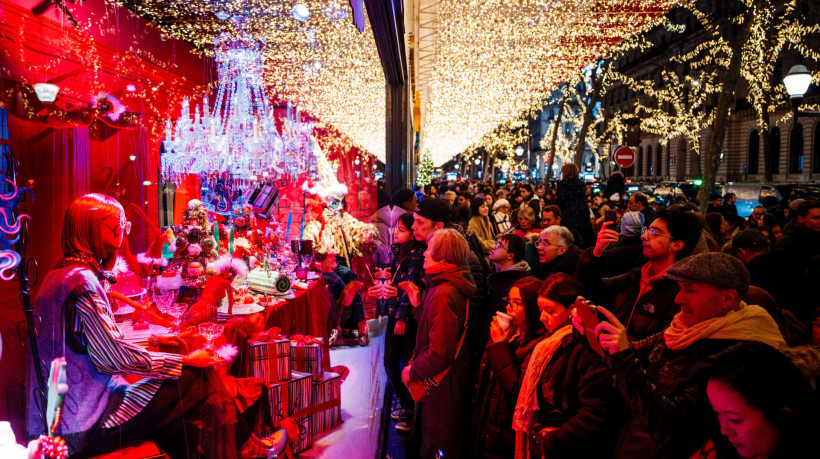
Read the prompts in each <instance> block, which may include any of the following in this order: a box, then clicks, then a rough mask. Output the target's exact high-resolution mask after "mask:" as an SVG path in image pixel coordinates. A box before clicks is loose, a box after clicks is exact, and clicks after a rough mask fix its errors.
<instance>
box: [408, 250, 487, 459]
mask: <svg viewBox="0 0 820 459" xmlns="http://www.w3.org/2000/svg"><path fill="white" fill-rule="evenodd" d="M444 268H445V270H444V271H439V270H436V271H435V272H434V273H429V272H428V273H427V275H425V277H424V283H425V285H426V286H427V293H426V295H425V297H424V305H423V306H422V313H421V320H420V321H419V328H418V331H417V333H416V348H415V351H414V354H415V359H414V360H413V364H412V365H411V367H410V371H409V373H410V374H409V377H410V381H423V380H432V379H433V378H434V377H435V376H436V375H438V374H439V373H441V372H443V371H444V370H446V369H448V368H449V369H450V371H449V372H448V373H447V375H445V376H444V378H443V379H442V380H441V382H440V383H439V385H438V386H434V387H431V388H430V391H429V395H428V400H427V402H426V403H422V404H421V405H422V406H421V430H422V431H421V457H423V458H425V459H426V458H432V457H434V456H435V452H436V451H438V450H443V451H444V452H445V457H448V458H458V457H460V456H459V452H460V448H459V445H460V443H461V442H462V438H463V437H461V434H462V433H463V432H461V427H462V417H461V415H462V410H463V409H466V407H467V403H469V400H467V391H465V385H466V383H467V376H468V372H469V357H468V355H467V353H468V351H469V343H468V340H466V339H465V340H464V343H463V344H462V348H461V349H460V352H458V354H456V348H457V347H458V341H459V339H460V337H461V333H462V331H463V330H464V324H465V321H466V319H467V298H469V297H470V296H472V295H473V294H474V293H475V290H476V288H475V284H474V283H473V281H472V279H470V277H471V276H470V275H469V273H468V272H467V271H465V270H464V269H462V268H461V267H458V266H454V265H447V266H444Z"/></svg>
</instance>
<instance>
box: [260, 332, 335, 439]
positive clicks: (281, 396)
mask: <svg viewBox="0 0 820 459" xmlns="http://www.w3.org/2000/svg"><path fill="white" fill-rule="evenodd" d="M322 340H323V338H316V337H313V336H303V335H292V336H290V337H287V336H282V335H280V334H279V330H278V329H276V328H272V329H271V330H268V331H267V332H262V333H260V334H257V335H256V337H255V338H254V339H253V340H251V341H249V342H248V347H249V349H248V353H247V355H248V359H249V361H248V364H249V368H250V375H251V376H253V377H255V378H261V379H264V380H266V381H267V388H268V398H269V400H270V411H269V412H268V410H264V409H263V410H261V411H262V413H263V414H262V415H261V419H260V420H259V423H258V428H259V430H260V431H262V430H265V432H262V433H261V434H260V436H263V437H264V436H266V435H269V434H271V433H273V430H270V429H271V428H273V429H277V428H279V426H280V425H281V423H282V421H283V420H284V419H286V418H292V419H293V420H294V421H295V422H296V424H297V425H298V426H299V433H300V438H299V440H298V441H296V442H293V443H292V446H293V452H294V453H299V452H302V451H305V450H307V449H309V448H310V447H311V446H313V438H314V436H316V435H318V434H320V433H322V432H326V431H328V430H332V429H334V428H335V427H336V426H338V425H339V424H340V423H341V422H342V418H341V412H342V409H341V397H342V394H341V384H342V381H341V377H340V376H339V375H338V374H337V373H331V372H328V371H323V370H322V352H323V342H322Z"/></svg>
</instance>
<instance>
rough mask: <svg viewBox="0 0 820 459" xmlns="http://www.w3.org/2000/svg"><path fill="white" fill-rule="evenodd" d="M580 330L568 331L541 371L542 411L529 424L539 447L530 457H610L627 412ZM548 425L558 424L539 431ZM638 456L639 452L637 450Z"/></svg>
mask: <svg viewBox="0 0 820 459" xmlns="http://www.w3.org/2000/svg"><path fill="white" fill-rule="evenodd" d="M583 339H585V338H584V337H583V336H581V335H578V334H575V333H573V334H570V335H567V336H566V337H564V339H563V342H562V343H561V346H560V347H559V348H558V349H557V350H556V352H555V354H554V355H553V356H552V359H551V360H550V362H549V364H548V365H547V367H546V368H545V369H544V373H543V374H542V376H541V382H540V386H539V388H538V390H537V395H538V412H537V413H536V415H535V419H534V421H535V422H534V425H533V427H532V429H531V432H533V437H534V438H535V441H536V442H537V443H540V452H539V448H536V447H534V446H531V447H530V457H533V456H534V454H538V455H537V456H536V457H541V454H543V456H544V457H546V458H550V459H552V458H600V457H609V456H610V455H611V453H612V450H613V448H614V446H615V442H616V440H617V438H618V432H620V430H621V428H622V426H623V419H624V418H625V416H626V411H625V408H624V407H623V402H622V400H621V399H620V397H619V395H618V393H617V391H616V390H615V387H614V386H613V385H612V375H611V372H610V371H609V370H607V368H606V367H604V365H603V363H601V361H600V360H599V359H598V358H597V356H596V355H595V354H594V353H593V352H592V351H590V350H589V349H586V348H585V347H584V346H583V345H582V341H581V340H583ZM545 427H558V430H555V431H552V432H548V433H546V434H544V435H540V434H539V432H541V430H542V429H544V428H545ZM635 457H639V456H635Z"/></svg>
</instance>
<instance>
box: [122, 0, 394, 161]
mask: <svg viewBox="0 0 820 459" xmlns="http://www.w3.org/2000/svg"><path fill="white" fill-rule="evenodd" d="M107 1H111V2H116V3H119V4H122V5H123V6H126V7H128V8H130V9H132V10H134V11H136V12H137V13H138V14H140V15H142V16H144V17H146V18H149V19H150V20H152V21H153V22H155V23H156V24H157V25H158V26H159V27H160V28H161V29H162V30H163V31H165V33H168V34H171V35H173V36H175V37H177V38H181V39H183V40H186V41H188V42H191V43H194V44H195V45H197V46H201V47H202V48H203V49H204V50H205V51H206V52H209V51H208V48H209V43H211V42H212V41H213V39H214V37H216V36H217V35H219V34H220V33H221V32H223V31H229V32H235V31H236V29H237V25H236V24H235V22H236V21H235V20H236V18H237V17H238V16H241V17H244V18H245V21H243V22H242V24H241V26H242V28H247V29H248V30H249V31H251V32H254V33H256V34H258V35H259V36H260V37H262V38H263V39H264V40H265V41H266V43H267V45H266V48H265V50H266V51H265V53H266V72H265V82H266V84H267V86H268V88H269V95H270V97H271V99H272V100H273V101H276V102H280V103H284V101H286V100H291V101H293V103H294V104H295V105H297V106H299V107H301V108H302V109H303V110H304V111H305V112H306V113H307V114H309V115H310V116H312V117H315V118H318V120H319V122H318V123H317V127H318V128H320V129H322V128H331V127H332V130H335V131H337V133H340V134H342V136H341V137H340V138H337V139H335V140H333V141H334V142H336V143H340V144H341V145H342V146H348V147H349V146H351V145H353V146H357V147H359V148H361V149H363V150H365V151H367V152H369V153H371V154H374V155H375V156H376V157H378V158H379V159H381V160H382V161H383V160H384V149H385V131H384V120H385V92H384V91H385V79H384V73H383V70H382V66H381V63H380V61H379V55H378V51H377V49H376V44H375V41H374V38H373V33H372V30H371V29H370V26H369V24H368V25H367V27H366V28H365V31H364V33H359V31H358V30H357V29H356V26H355V25H354V24H353V21H352V20H350V16H351V15H352V12H351V10H350V5H349V2H348V1H346V0H299V2H282V1H281V0H251V1H247V0H228V1H226V2H212V1H207V0H206V1H203V2H189V1H187V0H135V1H131V0H129V1H124V0H107ZM295 4H298V5H301V6H303V7H304V8H306V9H307V11H308V12H309V14H307V16H306V17H305V11H304V9H302V7H300V8H299V11H295V8H294V5H295ZM294 13H296V15H297V16H299V18H298V19H297V18H296V17H294ZM325 137H327V136H325ZM320 144H322V140H321V139H320ZM322 146H323V148H324V147H325V145H322Z"/></svg>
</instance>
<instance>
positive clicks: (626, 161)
mask: <svg viewBox="0 0 820 459" xmlns="http://www.w3.org/2000/svg"><path fill="white" fill-rule="evenodd" d="M615 164H617V165H619V166H621V167H624V168H625V167H629V166H631V165H633V164H635V152H634V151H632V149H631V148H629V147H621V148H619V149H617V150H615Z"/></svg>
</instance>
